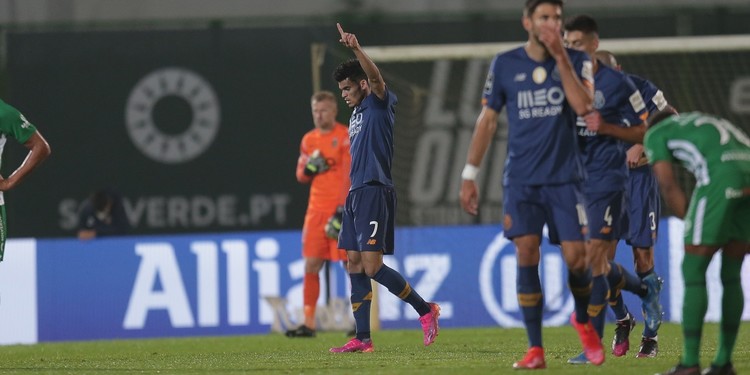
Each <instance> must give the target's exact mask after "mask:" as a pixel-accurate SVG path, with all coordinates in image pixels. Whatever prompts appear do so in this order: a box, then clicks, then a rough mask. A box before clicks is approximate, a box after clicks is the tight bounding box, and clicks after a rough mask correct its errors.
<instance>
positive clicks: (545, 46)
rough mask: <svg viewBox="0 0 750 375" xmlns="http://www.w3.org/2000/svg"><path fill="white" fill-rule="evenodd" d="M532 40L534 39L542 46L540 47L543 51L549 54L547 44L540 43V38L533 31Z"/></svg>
mask: <svg viewBox="0 0 750 375" xmlns="http://www.w3.org/2000/svg"><path fill="white" fill-rule="evenodd" d="M534 40H536V42H537V43H539V45H540V46H542V48H544V52H545V53H547V54H548V55H549V54H550V53H549V49H547V45H546V44H544V43H542V40H541V39H539V33H534Z"/></svg>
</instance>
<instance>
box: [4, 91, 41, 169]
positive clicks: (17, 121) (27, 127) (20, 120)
mask: <svg viewBox="0 0 750 375" xmlns="http://www.w3.org/2000/svg"><path fill="white" fill-rule="evenodd" d="M35 131H36V127H34V125H32V124H31V123H30V122H29V120H27V119H26V117H24V116H23V115H22V114H21V112H18V110H17V109H15V108H13V107H11V106H10V105H9V104H8V103H6V102H4V101H2V100H0V155H2V153H3V149H4V148H5V142H6V141H7V140H8V137H11V138H14V139H16V140H17V141H18V142H19V143H22V144H23V143H26V141H28V140H29V138H31V135H32V134H34V132H35ZM0 164H1V161H0Z"/></svg>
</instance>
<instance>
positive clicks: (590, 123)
mask: <svg viewBox="0 0 750 375" xmlns="http://www.w3.org/2000/svg"><path fill="white" fill-rule="evenodd" d="M583 120H584V121H586V129H587V130H588V131H592V132H599V130H600V129H601V127H602V122H604V121H603V120H602V115H601V114H600V113H599V112H597V111H591V112H589V113H587V114H586V115H584V116H583Z"/></svg>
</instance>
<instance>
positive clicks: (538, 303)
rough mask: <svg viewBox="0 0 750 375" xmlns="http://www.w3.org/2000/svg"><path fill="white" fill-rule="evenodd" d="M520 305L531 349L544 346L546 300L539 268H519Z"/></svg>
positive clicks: (517, 280)
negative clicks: (543, 327) (543, 322)
mask: <svg viewBox="0 0 750 375" xmlns="http://www.w3.org/2000/svg"><path fill="white" fill-rule="evenodd" d="M516 293H517V294H518V305H519V306H520V307H521V313H522V314H523V322H524V324H525V325H526V335H527V336H528V338H529V347H532V346H542V314H543V307H544V298H543V295H542V284H541V282H540V281H539V266H526V267H523V266H518V276H517V279H516Z"/></svg>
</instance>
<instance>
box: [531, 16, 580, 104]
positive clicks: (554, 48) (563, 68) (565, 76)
mask: <svg viewBox="0 0 750 375" xmlns="http://www.w3.org/2000/svg"><path fill="white" fill-rule="evenodd" d="M539 39H540V40H541V41H542V43H543V44H544V45H545V46H546V47H547V51H548V52H549V54H550V55H551V56H552V57H553V58H554V59H555V62H556V63H557V70H558V72H560V80H561V82H562V86H563V90H564V91H565V98H566V99H567V100H568V103H569V104H570V106H571V108H573V110H574V111H575V112H576V114H577V115H579V116H583V115H585V114H586V113H589V112H591V110H592V109H593V108H594V82H593V73H592V72H591V65H590V63H588V62H587V63H585V64H586V65H585V66H584V67H583V69H584V70H587V72H582V76H583V77H584V79H583V80H582V79H581V78H579V77H578V74H577V73H576V71H575V66H573V63H572V62H571V61H570V56H568V52H567V51H566V50H565V48H564V47H563V40H562V34H561V33H560V27H559V26H558V27H542V30H541V33H540V35H539Z"/></svg>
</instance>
